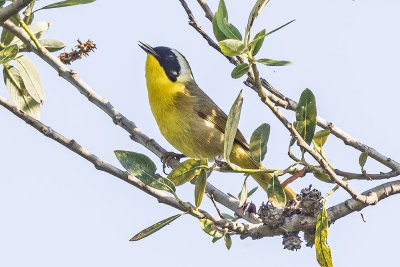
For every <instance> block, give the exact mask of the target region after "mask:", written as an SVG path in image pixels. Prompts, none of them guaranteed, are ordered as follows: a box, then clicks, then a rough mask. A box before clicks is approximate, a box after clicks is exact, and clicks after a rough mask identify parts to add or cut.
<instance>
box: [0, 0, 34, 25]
mask: <svg viewBox="0 0 400 267" xmlns="http://www.w3.org/2000/svg"><path fill="white" fill-rule="evenodd" d="M32 1H33V0H16V1H15V2H12V3H11V4H9V5H8V6H6V7H5V8H2V9H0V24H1V23H3V22H4V21H6V20H8V19H9V18H10V17H12V16H14V15H15V14H18V13H19V12H20V11H21V10H22V9H23V8H25V7H26V6H28V5H29V4H30V3H31V2H32Z"/></svg>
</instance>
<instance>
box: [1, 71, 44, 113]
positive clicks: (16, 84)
mask: <svg viewBox="0 0 400 267" xmlns="http://www.w3.org/2000/svg"><path fill="white" fill-rule="evenodd" d="M3 78H4V83H5V85H6V87H7V89H8V92H9V94H10V97H11V99H12V101H13V102H14V103H15V105H16V106H17V108H18V109H21V110H23V111H24V112H26V113H28V114H29V115H30V116H32V117H33V118H35V119H37V120H40V104H39V103H38V102H36V101H35V100H34V99H33V98H32V97H31V96H30V95H28V93H27V91H26V89H25V85H24V81H23V80H22V77H21V74H20V73H19V70H18V69H17V68H15V67H13V66H11V65H7V66H6V67H4V68H3Z"/></svg>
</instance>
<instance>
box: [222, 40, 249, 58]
mask: <svg viewBox="0 0 400 267" xmlns="http://www.w3.org/2000/svg"><path fill="white" fill-rule="evenodd" d="M218 45H219V47H220V48H221V51H222V53H224V55H227V56H231V57H233V56H239V55H241V54H243V53H244V52H245V51H246V47H245V46H244V44H243V42H242V41H239V40H235V39H226V40H223V41H220V42H218Z"/></svg>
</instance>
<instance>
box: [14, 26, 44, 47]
mask: <svg viewBox="0 0 400 267" xmlns="http://www.w3.org/2000/svg"><path fill="white" fill-rule="evenodd" d="M50 26H51V23H50V22H45V21H40V22H36V23H35V24H32V25H29V29H30V31H31V32H32V34H33V35H34V36H35V37H36V39H40V37H42V36H43V34H45V33H46V32H47V31H48V30H49V28H50ZM12 44H17V45H18V46H21V45H23V44H24V43H23V42H22V41H21V40H20V39H19V38H18V37H15V38H14V40H13V41H12Z"/></svg>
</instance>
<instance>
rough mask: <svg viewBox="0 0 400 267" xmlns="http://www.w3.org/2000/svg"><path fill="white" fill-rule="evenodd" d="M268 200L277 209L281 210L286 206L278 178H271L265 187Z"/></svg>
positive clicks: (284, 195)
mask: <svg viewBox="0 0 400 267" xmlns="http://www.w3.org/2000/svg"><path fill="white" fill-rule="evenodd" d="M267 194H268V200H269V202H271V204H272V206H274V207H275V208H277V209H283V208H284V207H285V205H286V194H285V191H283V188H282V185H281V183H280V182H279V179H278V177H276V176H275V175H274V176H273V177H272V178H271V180H270V181H269V183H268V187H267Z"/></svg>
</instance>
